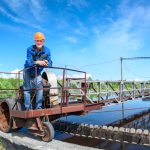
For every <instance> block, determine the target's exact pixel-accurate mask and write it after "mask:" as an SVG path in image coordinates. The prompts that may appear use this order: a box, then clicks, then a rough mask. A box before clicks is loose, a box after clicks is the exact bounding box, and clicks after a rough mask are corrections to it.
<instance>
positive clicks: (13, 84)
mask: <svg viewBox="0 0 150 150" xmlns="http://www.w3.org/2000/svg"><path fill="white" fill-rule="evenodd" d="M20 82H21V84H22V82H23V81H22V80H21V81H20ZM17 88H18V84H17V79H14V78H9V79H5V78H0V98H1V99H2V98H10V97H15V96H16V92H17V90H16V89H17Z"/></svg>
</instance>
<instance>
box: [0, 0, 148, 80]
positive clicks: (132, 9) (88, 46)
mask: <svg viewBox="0 0 150 150" xmlns="http://www.w3.org/2000/svg"><path fill="white" fill-rule="evenodd" d="M37 31H41V32H43V33H44V34H45V36H46V42H45V45H46V46H47V47H49V48H50V49H51V53H52V60H53V66H60V67H65V66H67V67H68V68H73V69H79V70H83V71H86V72H87V73H89V74H91V75H92V77H93V78H94V79H100V80H118V79H120V61H119V59H120V57H139V56H140V57H141V56H150V48H149V47H150V1H149V0H11V1H10V0H0V33H1V35H0V42H1V44H0V46H1V48H0V53H1V54H0V71H12V70H15V69H22V68H23V65H24V62H25V59H26V49H27V47H29V46H30V45H32V44H33V43H34V41H33V35H34V33H35V32H37ZM149 62H150V60H136V61H125V62H124V63H123V76H124V79H127V80H134V79H139V80H148V79H150V69H149Z"/></svg>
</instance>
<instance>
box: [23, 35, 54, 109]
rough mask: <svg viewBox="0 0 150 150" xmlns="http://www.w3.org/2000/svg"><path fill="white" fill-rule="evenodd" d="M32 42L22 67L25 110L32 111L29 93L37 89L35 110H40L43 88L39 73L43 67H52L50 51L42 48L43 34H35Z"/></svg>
mask: <svg viewBox="0 0 150 150" xmlns="http://www.w3.org/2000/svg"><path fill="white" fill-rule="evenodd" d="M34 40H35V45H32V46H30V47H29V48H28V49H27V60H26V62H25V65H24V68H25V69H24V70H25V71H24V75H23V78H24V86H23V89H24V100H25V108H26V109H32V105H31V91H32V89H35V88H37V89H38V90H37V91H36V109H41V108H42V97H43V89H42V88H43V86H42V77H41V72H42V70H43V68H44V67H47V66H48V67H51V66H52V61H51V53H50V50H49V49H48V48H47V47H46V46H44V41H45V37H44V34H43V33H41V32H37V33H35V35H34ZM34 66H36V67H37V69H36V67H34Z"/></svg>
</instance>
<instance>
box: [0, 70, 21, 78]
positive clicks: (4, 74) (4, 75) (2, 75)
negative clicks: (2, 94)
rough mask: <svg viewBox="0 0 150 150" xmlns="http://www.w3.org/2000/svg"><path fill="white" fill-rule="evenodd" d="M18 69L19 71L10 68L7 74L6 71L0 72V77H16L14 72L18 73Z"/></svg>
mask: <svg viewBox="0 0 150 150" xmlns="http://www.w3.org/2000/svg"><path fill="white" fill-rule="evenodd" d="M18 71H20V70H19V69H15V70H12V71H11V72H10V73H9V74H7V73H1V74H0V78H5V79H9V78H16V77H17V76H16V73H18Z"/></svg>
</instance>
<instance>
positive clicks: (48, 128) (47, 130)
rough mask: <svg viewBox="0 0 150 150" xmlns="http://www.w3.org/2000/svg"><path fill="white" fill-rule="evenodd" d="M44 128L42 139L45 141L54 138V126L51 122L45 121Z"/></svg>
mask: <svg viewBox="0 0 150 150" xmlns="http://www.w3.org/2000/svg"><path fill="white" fill-rule="evenodd" d="M43 130H44V136H43V137H42V140H43V141H44V142H49V141H51V140H52V139H53V138H54V128H53V126H52V124H51V123H50V122H43Z"/></svg>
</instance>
